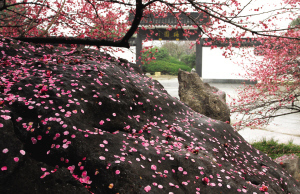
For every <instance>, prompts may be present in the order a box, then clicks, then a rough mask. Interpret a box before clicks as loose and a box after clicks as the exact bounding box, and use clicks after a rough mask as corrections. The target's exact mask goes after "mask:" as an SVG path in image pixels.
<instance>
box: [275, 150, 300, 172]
mask: <svg viewBox="0 0 300 194" xmlns="http://www.w3.org/2000/svg"><path fill="white" fill-rule="evenodd" d="M275 162H276V163H277V164H280V165H281V166H282V168H284V169H285V170H286V171H287V172H288V173H290V174H291V175H292V176H293V177H299V169H300V160H299V156H297V155H295V154H290V155H283V156H281V157H279V158H276V159H275Z"/></svg>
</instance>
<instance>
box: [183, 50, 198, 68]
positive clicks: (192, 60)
mask: <svg viewBox="0 0 300 194" xmlns="http://www.w3.org/2000/svg"><path fill="white" fill-rule="evenodd" d="M181 61H182V62H183V63H185V64H186V65H187V66H189V67H190V68H193V67H195V65H196V53H193V54H190V55H184V56H182V57H181Z"/></svg>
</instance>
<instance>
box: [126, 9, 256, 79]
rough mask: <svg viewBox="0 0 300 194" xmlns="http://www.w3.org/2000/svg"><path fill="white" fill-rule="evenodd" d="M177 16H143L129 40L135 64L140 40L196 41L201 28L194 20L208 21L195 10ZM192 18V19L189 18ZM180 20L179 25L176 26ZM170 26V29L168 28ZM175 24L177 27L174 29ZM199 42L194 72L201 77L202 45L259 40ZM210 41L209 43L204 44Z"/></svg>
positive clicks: (199, 21) (140, 48) (245, 42)
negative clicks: (133, 37)
mask: <svg viewBox="0 0 300 194" xmlns="http://www.w3.org/2000/svg"><path fill="white" fill-rule="evenodd" d="M176 15H177V17H175V16H174V15H172V14H171V13H167V14H166V16H165V17H157V16H154V15H152V14H151V15H149V16H147V17H144V18H143V19H142V20H141V22H140V25H139V29H138V33H137V37H136V39H135V40H131V42H132V44H131V46H133V45H136V64H137V65H139V66H141V65H142V62H141V59H140V57H141V51H142V49H143V48H142V42H143V40H144V39H146V38H148V39H150V40H151V39H152V40H169V41H172V40H177V41H187V40H188V41H196V40H198V39H199V37H200V36H201V33H202V32H201V30H200V29H198V28H195V23H194V22H196V23H197V24H198V25H207V24H208V23H209V16H207V15H204V14H199V13H197V12H190V13H186V14H182V13H181V14H178V13H177V14H176ZM133 18H134V15H133V14H130V16H129V21H133ZM190 18H192V19H190ZM178 22H180V27H178V26H177V24H178ZM170 26H172V29H171V28H170ZM175 26H177V27H178V28H177V29H176V28H175ZM184 29H188V30H189V32H191V33H193V34H189V35H187V34H185V32H184ZM199 40H200V44H196V61H195V62H196V72H197V73H198V75H199V76H200V77H202V54H203V47H211V46H217V47H225V46H228V45H229V42H231V44H232V46H240V47H246V46H254V45H260V42H259V41H256V40H255V39H253V38H242V39H240V41H235V39H233V38H232V39H230V38H226V39H225V41H224V42H216V41H212V40H211V39H210V38H200V39H199ZM208 42H210V43H211V44H209V45H208V44H206V43H208Z"/></svg>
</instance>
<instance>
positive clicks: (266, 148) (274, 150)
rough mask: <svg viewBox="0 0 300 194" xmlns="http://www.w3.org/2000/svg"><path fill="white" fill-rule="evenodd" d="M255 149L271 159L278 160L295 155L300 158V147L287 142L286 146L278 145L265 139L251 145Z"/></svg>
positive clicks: (272, 140)
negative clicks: (281, 157) (284, 156)
mask: <svg viewBox="0 0 300 194" xmlns="http://www.w3.org/2000/svg"><path fill="white" fill-rule="evenodd" d="M251 145H252V146H253V147H255V148H256V149H258V150H260V151H262V152H264V153H266V154H268V156H270V157H271V158H272V159H275V158H278V157H280V156H283V155H289V154H295V155H297V156H299V157H300V146H299V145H295V144H293V141H289V142H288V143H287V144H282V143H278V141H277V140H274V139H270V140H266V139H265V138H264V139H262V140H261V141H259V142H255V143H252V144H251Z"/></svg>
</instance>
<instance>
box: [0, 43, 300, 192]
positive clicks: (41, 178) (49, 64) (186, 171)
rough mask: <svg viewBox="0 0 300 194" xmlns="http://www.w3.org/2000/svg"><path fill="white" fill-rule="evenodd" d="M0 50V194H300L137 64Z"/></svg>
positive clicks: (40, 50) (95, 55) (262, 158)
mask: <svg viewBox="0 0 300 194" xmlns="http://www.w3.org/2000/svg"><path fill="white" fill-rule="evenodd" d="M0 40H1V41H0V50H1V52H0V58H1V59H2V61H1V66H0V71H1V79H0V80H1V94H0V103H1V106H0V134H1V135H0V138H1V139H0V158H1V160H0V169H1V171H0V193H19V194H20V193H21V194H22V193H39V194H40V193H51V194H52V193H79V194H82V193H96V194H98V193H99V194H100V193H176V194H181V193H182V194H183V193H185V194H186V193H231V194H234V193H241V192H242V193H263V192H264V191H268V193H300V185H299V183H298V182H297V181H296V180H295V179H293V178H292V177H291V176H290V175H288V173H287V172H286V171H285V170H283V169H282V168H281V166H280V165H278V164H276V163H275V162H274V161H272V160H271V159H270V158H269V157H268V156H266V155H265V154H263V153H261V152H259V151H258V150H256V149H254V148H253V147H251V145H250V144H248V143H247V142H246V141H245V140H244V139H243V138H242V137H241V136H240V135H239V134H238V133H237V132H236V131H234V130H233V129H232V128H231V127H230V125H228V124H225V123H223V122H220V121H216V120H213V119H211V118H208V117H205V116H203V115H201V114H199V113H197V112H194V111H193V110H192V109H190V108H189V107H187V106H185V105H184V104H183V103H182V102H180V101H179V100H177V99H176V98H173V97H171V96H170V95H168V94H167V92H166V91H165V90H164V88H163V87H162V86H161V85H160V84H159V83H158V82H157V81H154V80H152V79H150V78H148V77H146V76H144V75H143V74H142V73H141V72H140V71H139V69H138V68H137V67H135V66H134V65H133V64H129V63H127V62H126V61H117V60H114V59H112V58H110V57H109V56H106V55H103V54H101V53H100V52H98V51H95V50H90V51H88V50H83V51H76V49H72V50H71V51H70V50H67V49H63V48H60V49H57V48H52V47H49V48H44V47H37V46H35V47H33V46H32V45H29V44H27V43H21V42H16V41H12V40H9V39H5V38H1V39H0Z"/></svg>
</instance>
